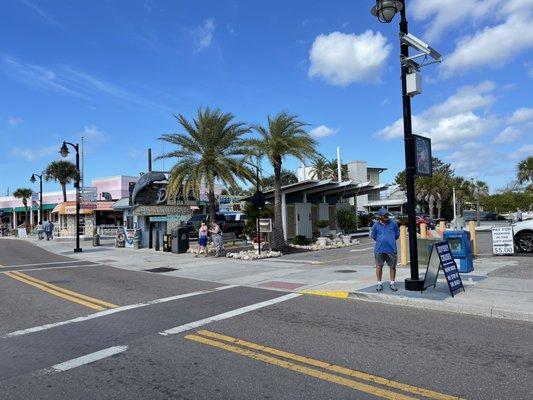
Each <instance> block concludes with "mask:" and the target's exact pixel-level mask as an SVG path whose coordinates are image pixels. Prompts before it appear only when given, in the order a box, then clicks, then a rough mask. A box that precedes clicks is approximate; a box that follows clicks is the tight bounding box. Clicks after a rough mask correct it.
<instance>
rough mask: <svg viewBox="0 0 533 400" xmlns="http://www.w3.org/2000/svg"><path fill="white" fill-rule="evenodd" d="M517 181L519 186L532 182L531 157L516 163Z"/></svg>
mask: <svg viewBox="0 0 533 400" xmlns="http://www.w3.org/2000/svg"><path fill="white" fill-rule="evenodd" d="M517 180H518V183H519V184H520V185H522V184H524V183H529V182H533V157H528V158H526V159H525V160H522V161H520V162H519V163H518V171H517Z"/></svg>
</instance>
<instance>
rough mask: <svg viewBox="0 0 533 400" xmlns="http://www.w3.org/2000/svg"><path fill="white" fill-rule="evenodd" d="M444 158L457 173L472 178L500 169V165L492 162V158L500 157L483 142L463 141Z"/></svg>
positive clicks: (493, 172) (484, 175)
mask: <svg viewBox="0 0 533 400" xmlns="http://www.w3.org/2000/svg"><path fill="white" fill-rule="evenodd" d="M444 158H445V160H446V161H448V162H450V163H451V164H452V167H453V169H454V170H455V172H456V173H457V174H459V175H463V176H469V177H473V178H476V177H483V178H484V177H486V176H487V175H493V174H495V173H497V172H498V171H499V169H501V168H500V167H501V166H500V165H499V164H498V163H495V162H494V160H496V159H499V158H501V157H500V156H499V155H498V154H497V153H495V152H494V150H493V149H491V148H490V147H487V146H486V144H484V143H478V142H467V143H464V144H463V145H462V146H460V147H458V148H457V150H455V151H454V152H452V153H451V154H450V155H448V156H446V157H444Z"/></svg>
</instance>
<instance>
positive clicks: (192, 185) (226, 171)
mask: <svg viewBox="0 0 533 400" xmlns="http://www.w3.org/2000/svg"><path fill="white" fill-rule="evenodd" d="M176 119H177V120H178V123H179V124H180V125H181V128H183V129H184V130H185V133H176V134H165V135H162V136H161V137H160V138H159V139H160V140H163V141H165V142H168V143H171V144H174V145H176V146H178V149H177V150H174V151H171V152H169V153H165V154H162V155H161V156H159V157H157V159H163V158H176V159H177V162H176V164H175V165H174V166H173V167H172V169H171V170H170V176H169V179H168V191H169V198H172V197H174V196H175V195H176V194H177V193H179V192H180V191H182V190H183V192H184V193H189V192H190V191H192V193H194V195H195V196H196V197H197V198H199V197H200V186H201V185H202V184H205V185H206V186H207V195H208V200H209V215H210V218H211V221H215V181H220V182H221V183H223V184H224V185H225V186H226V187H230V188H234V189H236V188H237V187H238V184H237V180H238V179H239V180H248V181H250V182H253V181H254V180H255V174H254V172H253V170H252V169H251V168H250V166H251V164H250V157H251V156H252V155H253V154H254V150H253V149H252V148H251V147H250V145H249V144H248V143H247V141H246V140H244V139H243V138H242V136H243V135H244V134H246V133H248V132H250V128H249V127H247V126H246V125H244V124H243V123H236V122H232V121H233V119H234V116H233V115H232V114H230V113H222V111H220V110H219V109H215V110H211V109H210V108H209V107H208V108H205V109H202V108H200V109H198V113H197V116H196V118H195V119H193V120H192V121H191V122H190V121H188V120H187V119H186V118H185V117H184V116H183V115H181V114H179V115H177V116H176Z"/></svg>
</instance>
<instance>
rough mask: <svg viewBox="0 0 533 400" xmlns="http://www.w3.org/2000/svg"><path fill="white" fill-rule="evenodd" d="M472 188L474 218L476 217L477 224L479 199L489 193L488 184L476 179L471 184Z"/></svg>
mask: <svg viewBox="0 0 533 400" xmlns="http://www.w3.org/2000/svg"><path fill="white" fill-rule="evenodd" d="M471 189H472V195H473V197H474V198H475V199H476V215H477V217H476V219H477V226H479V225H480V223H479V201H480V199H481V198H482V197H485V196H488V195H489V186H488V185H487V183H486V182H483V181H476V182H475V183H474V182H473V183H472V184H471Z"/></svg>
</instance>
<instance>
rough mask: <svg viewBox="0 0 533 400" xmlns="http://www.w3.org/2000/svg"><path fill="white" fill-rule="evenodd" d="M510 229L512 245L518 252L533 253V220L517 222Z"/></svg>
mask: <svg viewBox="0 0 533 400" xmlns="http://www.w3.org/2000/svg"><path fill="white" fill-rule="evenodd" d="M512 227H513V234H514V244H515V247H516V248H517V249H518V251H521V252H524V253H533V220H531V219H530V220H527V221H522V222H517V223H515V224H513V225H512Z"/></svg>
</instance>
